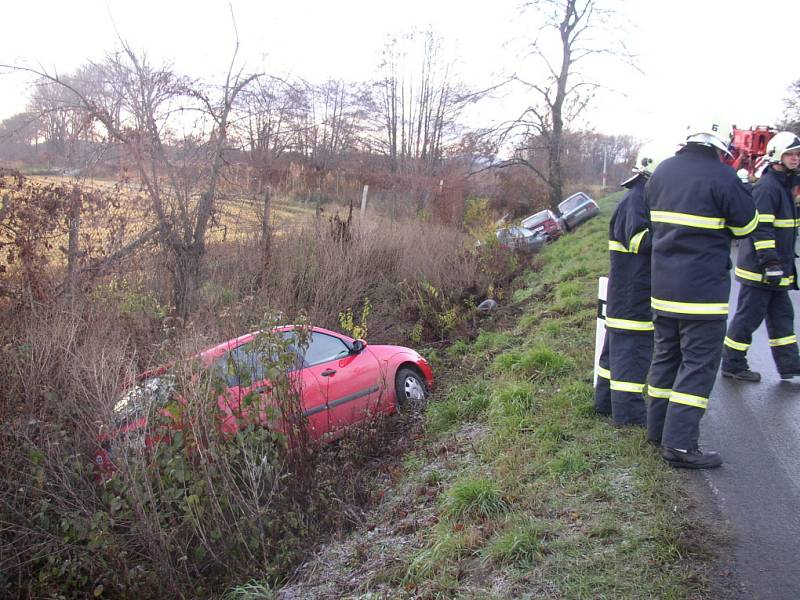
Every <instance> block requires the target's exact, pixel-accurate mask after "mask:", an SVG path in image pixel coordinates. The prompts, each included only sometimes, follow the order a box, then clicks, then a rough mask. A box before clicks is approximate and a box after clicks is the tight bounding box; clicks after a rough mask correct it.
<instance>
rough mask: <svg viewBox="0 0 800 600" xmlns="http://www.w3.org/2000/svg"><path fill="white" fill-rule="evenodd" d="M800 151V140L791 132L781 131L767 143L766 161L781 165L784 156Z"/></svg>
mask: <svg viewBox="0 0 800 600" xmlns="http://www.w3.org/2000/svg"><path fill="white" fill-rule="evenodd" d="M798 150H800V138H798V137H797V135H795V134H794V133H792V132H791V131H781V132H780V133H776V134H775V135H774V136H773V138H772V139H771V140H770V141H768V142H767V155H766V159H767V160H768V161H769V162H771V163H779V162H781V160H782V159H783V155H784V154H786V153H787V152H796V151H798Z"/></svg>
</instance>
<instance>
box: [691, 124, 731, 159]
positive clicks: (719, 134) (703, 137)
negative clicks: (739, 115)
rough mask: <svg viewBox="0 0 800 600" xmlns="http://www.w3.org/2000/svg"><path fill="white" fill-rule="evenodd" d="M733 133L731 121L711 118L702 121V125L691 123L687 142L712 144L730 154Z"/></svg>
mask: <svg viewBox="0 0 800 600" xmlns="http://www.w3.org/2000/svg"><path fill="white" fill-rule="evenodd" d="M732 133H733V127H732V126H731V124H730V123H727V122H725V121H719V120H716V119H711V120H710V121H708V122H706V123H702V124H701V125H700V126H694V125H690V126H689V127H687V128H686V143H687V144H702V145H703V146H710V147H712V148H716V149H717V150H722V152H724V153H725V154H728V155H730V153H731V152H730V150H729V146H730V143H731V134H732Z"/></svg>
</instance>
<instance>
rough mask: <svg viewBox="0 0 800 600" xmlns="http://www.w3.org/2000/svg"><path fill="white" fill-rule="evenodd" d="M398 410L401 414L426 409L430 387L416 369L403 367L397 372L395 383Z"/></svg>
mask: <svg viewBox="0 0 800 600" xmlns="http://www.w3.org/2000/svg"><path fill="white" fill-rule="evenodd" d="M394 390H395V394H396V396H397V409H398V410H399V411H401V412H416V411H420V410H422V409H423V408H425V402H426V400H427V399H428V386H426V385H425V380H424V379H423V378H422V375H420V374H419V372H417V371H415V370H414V369H410V368H408V367H403V368H402V369H400V370H399V371H397V376H396V377H395V381H394Z"/></svg>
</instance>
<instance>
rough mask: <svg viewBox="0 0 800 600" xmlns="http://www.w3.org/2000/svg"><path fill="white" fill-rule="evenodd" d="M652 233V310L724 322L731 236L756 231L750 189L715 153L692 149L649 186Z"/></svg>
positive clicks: (659, 172)
mask: <svg viewBox="0 0 800 600" xmlns="http://www.w3.org/2000/svg"><path fill="white" fill-rule="evenodd" d="M645 202H646V204H647V206H648V209H649V211H650V223H651V225H650V229H651V232H652V244H653V260H652V276H651V282H652V286H651V287H652V291H651V302H650V305H651V307H652V309H653V312H655V313H656V314H661V315H664V316H667V317H673V318H685V319H725V318H726V316H727V314H728V294H729V292H730V274H729V270H730V268H731V266H732V265H731V262H730V249H731V240H732V239H733V238H739V237H746V236H748V235H750V233H752V232H753V231H754V230H755V228H756V226H757V225H758V212H757V211H756V207H755V204H754V203H753V199H752V196H751V195H750V191H749V190H748V189H747V188H746V187H745V186H744V185H743V184H742V182H741V181H739V178H738V177H736V173H734V171H733V169H731V168H730V167H729V166H728V165H725V164H723V163H722V162H721V161H720V160H719V157H718V156H717V153H716V151H715V150H714V149H713V148H710V147H706V146H703V145H699V144H687V145H686V146H684V148H682V149H681V150H680V151H679V152H678V153H677V154H676V155H675V156H674V157H672V158H668V159H667V160H665V161H664V162H662V163H661V164H660V165H659V166H658V168H657V169H656V170H655V173H653V175H652V176H651V177H650V180H649V181H648V183H647V185H646V186H645Z"/></svg>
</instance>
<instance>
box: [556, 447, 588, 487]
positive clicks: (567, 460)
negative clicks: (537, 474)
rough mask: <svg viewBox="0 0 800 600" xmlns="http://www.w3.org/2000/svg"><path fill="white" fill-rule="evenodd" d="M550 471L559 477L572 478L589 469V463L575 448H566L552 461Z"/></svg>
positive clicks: (563, 478)
mask: <svg viewBox="0 0 800 600" xmlns="http://www.w3.org/2000/svg"><path fill="white" fill-rule="evenodd" d="M549 466H550V472H551V473H552V474H553V475H555V476H556V477H558V478H559V479H562V480H566V479H572V478H574V477H577V476H579V475H583V474H584V473H586V472H588V470H589V463H588V462H587V461H586V459H585V458H584V457H583V456H582V455H581V454H580V452H579V451H578V450H576V449H575V448H566V449H564V450H562V451H561V452H559V453H558V454H557V455H556V457H555V459H553V460H552V461H551V462H550V465H549Z"/></svg>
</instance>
